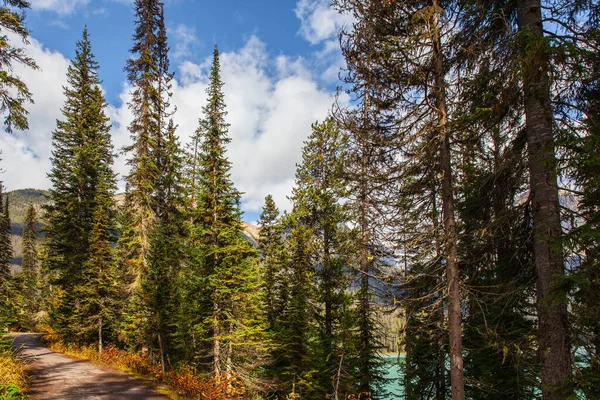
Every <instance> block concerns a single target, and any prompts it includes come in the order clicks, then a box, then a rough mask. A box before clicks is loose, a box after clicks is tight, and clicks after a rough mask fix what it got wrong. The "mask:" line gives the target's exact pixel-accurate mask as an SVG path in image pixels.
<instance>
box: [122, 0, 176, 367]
mask: <svg viewBox="0 0 600 400" xmlns="http://www.w3.org/2000/svg"><path fill="white" fill-rule="evenodd" d="M134 7H135V16H136V21H135V32H134V35H133V41H134V44H133V47H132V48H131V50H130V52H131V55H132V56H131V58H130V59H129V60H128V61H127V65H126V67H125V71H126V72H127V79H128V80H129V82H130V84H131V86H132V94H133V97H132V100H131V101H130V103H129V108H130V109H131V110H132V112H133V116H134V118H133V121H132V123H131V124H130V125H129V128H128V129H129V131H130V133H131V139H132V141H133V143H132V144H131V145H130V146H128V147H126V148H125V149H124V151H125V153H129V154H130V158H129V159H128V160H127V163H128V164H129V165H130V166H131V170H130V173H129V175H128V176H127V177H126V180H127V192H126V199H125V207H124V210H123V213H124V214H125V215H126V216H127V217H126V219H125V224H124V227H123V234H122V236H121V237H120V239H119V254H120V258H121V260H122V262H123V263H124V264H125V265H126V267H127V268H128V269H129V270H130V272H129V276H130V277H131V280H132V285H131V296H132V297H131V304H130V307H129V312H128V314H129V318H130V319H131V322H132V325H133V326H135V332H131V333H132V335H133V336H134V337H135V343H136V344H137V345H139V346H145V347H148V348H149V349H150V350H151V352H154V351H155V350H156V351H157V352H158V359H159V361H160V363H161V365H162V369H163V373H164V371H165V360H166V354H167V352H169V351H170V348H171V345H170V344H169V341H170V336H171V334H172V333H173V332H172V331H171V330H172V326H173V321H172V320H170V318H171V317H172V316H173V313H172V312H171V310H172V307H173V304H172V302H173V298H172V295H173V294H174V291H175V280H174V279H175V277H176V276H177V274H178V273H179V265H180V260H181V254H182V252H181V248H182V246H181V245H180V241H179V239H180V238H181V235H182V219H181V216H180V208H181V203H182V192H181V186H180V185H181V178H180V172H181V168H182V155H181V153H180V151H181V150H180V147H179V142H178V138H177V136H176V133H175V131H176V126H175V125H174V123H173V120H172V118H171V117H172V115H173V113H174V110H173V109H172V108H171V106H170V102H169V101H170V98H171V95H172V93H171V81H172V79H173V74H172V73H171V72H169V57H168V54H169V47H168V44H167V35H166V27H165V19H164V4H163V3H162V2H161V1H158V0H136V2H135V6H134Z"/></svg>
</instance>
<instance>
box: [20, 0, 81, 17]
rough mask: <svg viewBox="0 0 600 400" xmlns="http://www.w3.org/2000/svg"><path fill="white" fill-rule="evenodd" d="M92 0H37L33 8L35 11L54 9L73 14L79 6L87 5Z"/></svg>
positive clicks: (58, 12)
mask: <svg viewBox="0 0 600 400" xmlns="http://www.w3.org/2000/svg"><path fill="white" fill-rule="evenodd" d="M89 3H90V0H35V1H32V2H31V8H32V9H33V10H35V11H53V12H55V13H57V14H72V13H73V12H74V11H75V9H77V8H78V7H85V6H87V5H88V4H89Z"/></svg>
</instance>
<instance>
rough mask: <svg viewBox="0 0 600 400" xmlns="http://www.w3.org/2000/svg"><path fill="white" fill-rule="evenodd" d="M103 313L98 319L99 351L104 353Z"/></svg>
mask: <svg viewBox="0 0 600 400" xmlns="http://www.w3.org/2000/svg"><path fill="white" fill-rule="evenodd" d="M102 323H103V321H102V314H100V318H99V320H98V353H102Z"/></svg>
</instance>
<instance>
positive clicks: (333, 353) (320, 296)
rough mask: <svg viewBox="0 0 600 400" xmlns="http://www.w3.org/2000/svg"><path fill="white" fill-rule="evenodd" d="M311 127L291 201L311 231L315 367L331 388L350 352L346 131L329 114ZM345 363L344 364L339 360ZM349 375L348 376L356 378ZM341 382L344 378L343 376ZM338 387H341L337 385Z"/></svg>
mask: <svg viewBox="0 0 600 400" xmlns="http://www.w3.org/2000/svg"><path fill="white" fill-rule="evenodd" d="M311 128H312V132H311V134H310V135H309V137H308V139H307V140H306V141H305V143H304V146H303V149H302V162H301V163H300V164H299V165H298V166H297V170H296V187H295V188H294V189H293V195H292V201H293V204H294V214H295V216H296V218H297V219H298V221H299V222H300V223H302V224H304V225H306V227H307V228H308V229H309V230H310V231H311V248H312V252H311V254H310V262H311V264H312V265H313V268H314V270H315V284H316V288H317V290H316V292H315V293H316V294H317V296H316V298H315V299H314V300H315V301H316V303H317V310H316V311H317V313H316V314H315V315H316V317H317V319H318V321H319V341H320V346H319V348H318V349H315V351H318V353H319V354H320V355H321V359H322V360H324V361H325V362H324V363H323V365H322V366H320V368H319V375H318V376H317V377H316V379H318V380H320V383H321V387H322V390H324V391H325V393H331V392H332V391H333V390H334V389H335V388H334V387H332V385H331V382H333V381H336V379H334V377H335V376H336V374H338V371H339V370H340V362H342V364H343V360H342V358H343V357H344V356H345V359H346V363H348V362H349V361H350V360H352V356H353V355H352V354H346V353H347V350H348V349H346V348H344V346H343V345H344V340H343V339H344V337H345V336H346V334H347V331H348V330H349V329H350V328H351V327H349V326H343V325H342V322H343V321H345V319H344V315H343V312H344V311H345V310H347V305H348V304H349V302H350V297H349V295H348V294H347V289H348V287H349V285H350V281H351V279H352V276H351V274H350V268H349V260H350V258H351V253H350V247H351V246H350V239H351V238H350V236H351V235H350V230H349V229H347V228H346V224H347V223H348V222H349V221H350V216H349V208H348V207H347V206H344V205H342V203H341V202H342V199H344V198H347V192H346V186H345V185H344V183H343V180H342V179H341V178H342V165H343V162H344V152H345V148H344V145H345V143H344V135H342V133H341V132H340V130H339V128H338V127H337V126H336V124H335V122H334V120H333V119H332V118H327V119H326V120H325V121H323V122H322V123H318V122H317V123H314V124H313V125H312V126H311ZM342 366H344V367H345V365H342ZM354 378H355V377H353V378H352V379H354ZM342 382H343V383H345V382H346V377H343V379H342ZM336 387H337V388H338V390H344V389H345V384H344V385H342V388H340V387H339V385H336Z"/></svg>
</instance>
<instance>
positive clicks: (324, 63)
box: [295, 0, 354, 83]
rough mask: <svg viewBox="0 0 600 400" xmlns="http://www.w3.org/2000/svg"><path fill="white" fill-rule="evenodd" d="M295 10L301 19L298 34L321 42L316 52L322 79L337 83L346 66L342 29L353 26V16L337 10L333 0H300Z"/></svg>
mask: <svg viewBox="0 0 600 400" xmlns="http://www.w3.org/2000/svg"><path fill="white" fill-rule="evenodd" d="M295 12H296V16H297V17H298V18H299V19H300V30H299V31H298V33H299V34H300V35H301V36H302V37H303V38H304V39H306V40H307V41H308V42H309V43H311V44H312V45H319V50H317V51H315V52H314V53H313V58H314V62H315V63H316V64H317V65H318V66H319V68H320V69H321V74H320V76H319V78H320V79H321V81H323V82H325V83H333V82H337V81H338V73H339V72H340V70H341V69H343V68H345V66H346V62H345V60H344V58H343V57H342V53H341V51H340V46H339V42H338V35H339V33H340V31H341V29H342V28H344V29H348V30H350V29H352V23H353V22H354V19H353V17H352V16H351V15H349V14H342V13H339V12H338V11H337V10H335V9H333V7H332V6H331V4H330V1H329V0H298V2H297V3H296V9H295Z"/></svg>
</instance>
